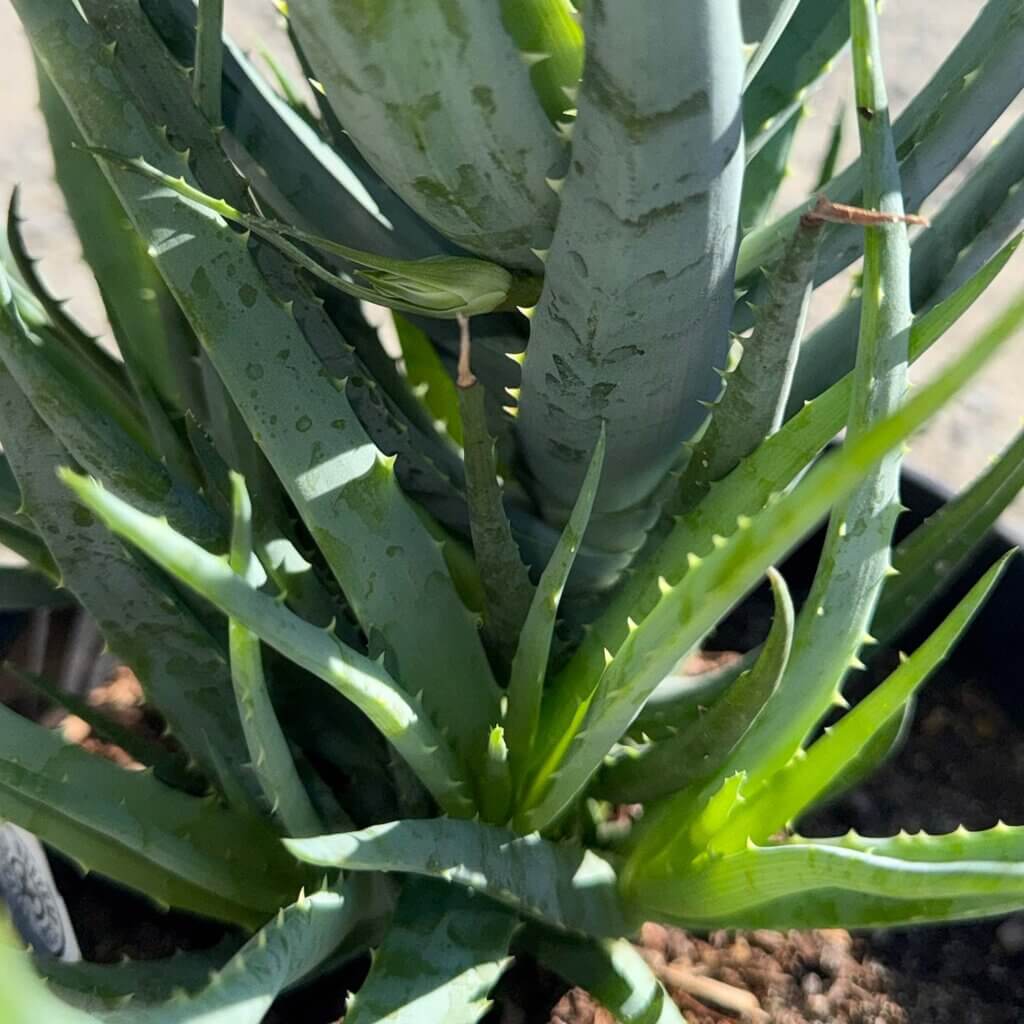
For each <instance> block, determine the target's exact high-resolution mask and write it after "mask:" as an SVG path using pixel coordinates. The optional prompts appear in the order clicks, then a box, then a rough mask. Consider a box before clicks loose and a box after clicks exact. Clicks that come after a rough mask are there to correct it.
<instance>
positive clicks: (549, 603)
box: [505, 430, 605, 783]
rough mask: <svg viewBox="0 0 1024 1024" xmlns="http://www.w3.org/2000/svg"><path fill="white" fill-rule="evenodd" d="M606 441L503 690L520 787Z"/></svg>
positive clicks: (537, 594) (545, 576)
mask: <svg viewBox="0 0 1024 1024" xmlns="http://www.w3.org/2000/svg"><path fill="white" fill-rule="evenodd" d="M604 453H605V439H604V431H603V430H602V431H601V433H600V434H598V437H597V444H596V446H595V447H594V454H593V455H592V456H591V459H590V468H589V469H588V470H587V475H586V476H585V477H584V478H583V486H582V487H581V488H580V493H579V497H578V498H577V499H576V504H575V505H574V506H573V510H572V515H571V516H569V522H568V523H566V524H565V529H564V530H563V531H562V536H561V537H560V538H559V541H558V546H557V547H556V548H555V553H554V554H553V555H552V556H551V561H550V562H548V564H547V565H546V566H545V568H544V572H543V573H542V574H541V577H540V580H539V581H538V583H537V589H536V590H535V591H534V594H533V599H532V600H531V602H530V608H529V611H528V613H527V616H526V622H525V623H524V624H523V629H522V632H521V633H520V635H519V642H518V644H517V645H516V652H515V657H514V658H513V659H512V671H511V674H510V678H509V686H508V711H507V713H506V721H505V729H506V734H507V739H508V744H509V748H510V751H511V756H512V766H513V774H514V776H515V779H516V782H517V783H518V782H521V781H522V778H523V773H524V771H525V768H526V765H527V764H528V763H529V760H530V755H531V753H532V751H533V742H534V739H535V737H536V735H537V726H538V724H539V722H540V709H541V703H542V701H543V697H544V682H545V680H546V678H547V669H548V659H549V658H550V656H551V641H552V638H553V637H554V632H555V618H556V616H557V615H558V604H559V601H560V600H561V597H562V592H563V590H564V589H565V584H566V581H567V580H568V578H569V573H570V572H571V571H572V567H573V563H574V562H575V560H576V553H577V552H578V551H579V548H580V544H581V543H582V542H583V535H584V533H585V532H586V529H587V523H588V522H589V521H590V513H591V510H592V509H593V507H594V497H595V495H596V494H597V488H598V485H599V484H600V481H601V473H602V471H603V469H604Z"/></svg>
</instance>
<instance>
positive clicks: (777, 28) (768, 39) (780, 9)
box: [740, 0, 801, 89]
mask: <svg viewBox="0 0 1024 1024" xmlns="http://www.w3.org/2000/svg"><path fill="white" fill-rule="evenodd" d="M800 3H801V0H768V3H767V5H765V4H764V3H762V4H761V6H762V8H763V7H765V6H767V7H768V8H770V9H771V10H770V14H771V16H770V18H766V15H767V14H768V13H769V12H768V11H766V10H762V11H760V12H758V13H759V14H760V21H761V23H762V25H763V31H760V32H757V33H756V38H757V45H756V48H755V49H754V52H753V53H752V54H751V55H750V59H749V60H748V61H747V69H746V72H745V74H744V77H743V86H744V89H746V88H748V87H749V86H750V84H751V83H752V82H753V81H754V79H755V78H756V77H757V74H758V72H759V71H760V70H761V68H763V67H764V64H765V61H767V60H768V58H769V56H770V55H771V53H772V51H773V50H774V49H775V47H776V45H777V44H778V42H779V40H780V39H782V37H783V35H784V33H785V31H786V29H787V28H788V27H789V24H790V21H791V20H792V18H793V15H794V14H795V13H796V9H797V8H798V7H799V6H800ZM753 6H754V4H753V2H752V0H747V2H746V5H743V4H741V5H740V10H741V13H742V17H743V23H744V31H743V35H744V38H745V39H746V40H747V42H748V43H749V41H750V35H749V34H748V28H747V26H748V25H750V24H751V18H750V15H752V13H753V12H752V11H751V8H752V7H753ZM754 20H758V19H754ZM751 27H754V26H752V25H751Z"/></svg>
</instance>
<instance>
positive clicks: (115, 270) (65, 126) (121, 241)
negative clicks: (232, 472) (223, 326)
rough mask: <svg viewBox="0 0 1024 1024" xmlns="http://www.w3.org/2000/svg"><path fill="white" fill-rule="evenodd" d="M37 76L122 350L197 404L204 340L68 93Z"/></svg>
mask: <svg viewBox="0 0 1024 1024" xmlns="http://www.w3.org/2000/svg"><path fill="white" fill-rule="evenodd" d="M36 79H37V82H38V85H39V108H40V110H41V111H42V113H43V117H44V119H45V120H46V130H47V133H48V135H49V139H50V150H51V151H52V153H53V162H54V168H55V174H56V179H57V184H58V185H59V186H60V190H61V193H62V194H63V196H64V201H65V203H66V204H67V208H68V213H69V214H70V216H71V220H72V222H73V223H74V225H75V231H76V233H77V235H78V238H79V239H80V240H81V243H82V252H83V255H84V256H85V261H86V263H88V264H89V268H90V269H91V270H92V273H93V275H94V277H95V278H96V282H97V284H98V285H99V289H100V295H101V296H102V298H103V303H104V306H105V307H106V310H107V315H108V317H109V318H110V319H111V321H116V322H117V323H118V324H119V325H120V327H121V331H120V335H121V337H120V339H119V345H120V346H121V351H122V354H123V355H124V356H125V357H126V358H127V357H128V356H129V352H128V349H129V348H130V349H131V355H133V356H134V358H135V362H136V363H137V365H138V366H139V367H141V368H142V369H143V370H144V373H145V376H146V378H147V379H148V380H149V381H151V382H152V384H153V386H154V387H155V388H156V389H157V390H158V391H159V394H160V397H161V399H162V400H163V401H164V402H166V403H167V404H168V405H169V406H170V407H171V408H172V409H176V410H179V411H183V410H184V409H186V408H188V407H193V408H195V407H196V405H197V402H198V400H199V397H200V395H199V382H198V379H197V375H196V371H195V363H194V357H195V354H196V351H197V347H198V346H197V345H196V341H195V338H194V337H193V335H192V332H191V331H190V330H189V327H188V323H187V322H186V320H185V318H184V316H182V313H181V310H179V309H178V305H177V303H176V302H175V301H174V299H173V298H172V297H171V294H170V292H169V291H168V290H167V286H166V285H165V284H164V282H163V280H162V278H161V277H160V273H159V271H158V270H157V269H156V266H155V265H154V263H153V260H152V259H151V258H150V256H149V254H148V253H147V252H146V246H145V245H144V244H143V242H142V240H141V239H140V238H139V236H138V235H137V234H136V233H135V231H134V230H133V229H132V226H131V223H130V222H129V220H128V218H127V217H126V216H125V213H124V211H123V210H122V209H121V204H120V203H119V202H118V200H117V196H115V195H114V193H113V191H112V190H111V188H110V185H109V184H108V183H107V182H106V180H105V179H104V177H103V175H102V173H101V172H100V170H99V168H98V167H97V166H96V161H95V160H93V158H92V157H91V156H89V154H88V153H87V152H85V151H84V149H83V148H82V146H83V142H84V140H83V139H82V134H81V132H79V130H78V128H77V127H76V126H75V123H74V121H73V120H72V118H71V116H70V114H69V113H68V111H67V107H65V106H64V101H63V100H62V99H61V98H60V95H59V94H58V92H57V90H56V89H55V88H54V86H53V83H52V82H51V81H50V79H49V77H48V76H47V75H46V73H45V71H44V70H43V69H42V67H40V66H38V65H37V74H36ZM197 411H201V410H198V409H197Z"/></svg>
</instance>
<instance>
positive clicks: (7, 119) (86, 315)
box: [0, 0, 1024, 531]
mask: <svg viewBox="0 0 1024 1024" xmlns="http://www.w3.org/2000/svg"><path fill="white" fill-rule="evenodd" d="M227 6H228V8H229V27H230V29H231V30H232V32H233V34H234V36H235V38H236V40H237V41H238V42H239V43H240V44H241V45H242V46H244V47H246V48H251V49H257V48H258V47H259V46H260V45H265V46H267V47H268V48H269V49H271V50H272V51H273V52H275V53H280V52H283V50H284V49H285V47H284V46H283V45H282V44H283V40H282V34H281V33H280V31H279V29H278V26H277V24H276V20H277V19H276V15H275V13H274V11H273V8H272V5H271V4H270V2H269V0H232V2H229V3H228V5H227ZM981 6H982V2H981V0H947V2H945V3H941V4H935V3H932V2H929V0H900V2H899V3H895V4H892V5H891V6H890V7H889V9H888V10H886V11H885V13H884V15H883V28H882V33H883V47H884V58H885V65H886V75H887V79H888V82H889V92H890V104H891V107H892V109H893V111H894V113H895V114H898V113H899V111H900V110H901V109H902V107H903V106H905V104H906V103H907V101H908V100H909V99H910V97H911V96H913V95H914V93H915V92H916V91H917V90H918V89H919V88H920V87H921V86H922V85H923V84H924V82H925V81H926V80H927V78H928V77H929V75H930V73H931V71H932V70H934V68H935V67H936V66H937V64H938V63H939V61H941V60H942V58H943V57H944V56H945V54H946V53H948V52H949V50H950V49H951V48H952V47H953V46H954V45H955V44H956V42H957V41H958V40H959V38H960V37H961V35H962V34H963V32H964V31H965V29H966V27H967V26H968V25H969V24H970V22H971V20H972V19H973V18H974V16H975V15H976V13H977V11H978V10H979V9H980V7H981ZM0 38H3V39H4V40H6V45H5V55H4V60H3V61H2V62H0V95H2V96H3V97H4V99H5V102H4V103H3V105H2V107H0V138H3V140H4V145H3V146H2V147H0V195H2V196H3V197H4V200H5V201H6V197H7V195H8V194H9V191H10V189H11V187H12V186H13V185H14V184H15V183H17V182H20V183H21V185H22V213H23V216H25V217H26V218H27V219H28V226H27V227H28V230H27V235H28V238H29V242H30V244H31V247H32V251H33V253H34V254H35V255H36V256H42V257H43V258H44V262H43V264H42V270H43V273H44V275H45V277H46V279H47V280H48V281H49V282H51V285H52V287H53V288H54V290H55V291H57V292H58V293H59V294H60V295H62V296H63V295H70V296H73V297H74V298H73V300H72V305H71V308H72V310H73V311H74V312H75V313H76V314H77V315H78V316H79V317H80V318H81V319H82V320H83V321H84V322H85V323H86V324H87V325H88V326H89V327H90V328H92V329H93V330H95V331H96V332H98V333H99V332H105V330H106V328H105V324H104V321H103V316H102V311H101V306H100V303H99V300H98V297H97V295H96V293H95V289H94V288H93V287H92V283H91V281H90V280H89V278H88V275H87V274H85V273H84V271H83V268H82V267H81V264H80V263H79V254H78V245H77V242H76V240H75V238H74V236H73V234H72V232H71V230H70V226H69V223H68V221H67V217H66V215H65V213H64V211H63V208H62V204H61V199H60V195H59V193H58V192H57V190H56V188H55V187H54V186H53V184H52V182H51V181H50V176H51V164H50V156H49V152H48V149H47V143H46V135H45V131H44V128H43V125H42V122H41V120H40V118H39V116H38V113H37V111H36V109H35V83H34V79H33V70H32V64H31V60H30V58H29V54H28V48H27V46H26V45H25V43H24V40H23V39H22V37H21V34H20V28H19V25H18V22H17V18H16V17H15V15H14V13H13V10H12V8H11V7H10V5H8V4H7V3H4V2H2V0H0ZM850 95H851V85H850V73H849V67H848V62H846V61H843V62H841V63H840V64H839V66H838V67H837V68H836V71H835V72H834V74H833V76H832V78H831V79H830V80H829V82H828V83H827V85H826V86H825V87H824V88H823V89H822V90H821V91H820V92H819V93H818V94H816V95H815V96H814V97H813V98H812V99H811V100H810V101H809V102H810V106H811V107H812V116H811V117H810V118H809V119H808V120H807V122H806V123H805V126H804V128H803V130H802V132H801V136H800V138H799V140H798V145H797V147H796V153H795V155H794V159H793V160H792V163H791V175H790V178H789V180H788V181H787V183H786V186H785V189H784V196H783V202H782V204H780V209H783V208H784V207H785V205H788V204H789V203H790V202H793V201H797V200H799V199H801V198H803V197H804V196H805V195H806V193H807V190H808V189H809V188H810V187H812V185H813V180H814V179H813V176H814V174H815V173H816V171H817V168H818V165H819V163H820V159H821V153H822V150H823V147H824V140H825V139H826V138H827V134H828V131H829V126H830V125H831V123H832V121H833V119H834V117H835V116H836V112H837V111H838V110H839V108H840V106H841V105H843V103H844V100H845V101H846V102H845V106H846V108H847V110H850V109H851V108H852V103H851V102H849V100H848V97H849V96H850ZM1022 114H1024V102H1022V101H1020V100H1018V102H1017V103H1016V104H1015V105H1014V107H1013V108H1012V109H1011V111H1009V112H1008V114H1007V115H1006V116H1005V117H1004V118H1003V119H1002V120H1001V121H1000V122H999V124H997V125H996V127H995V128H994V129H993V131H992V132H990V133H989V135H988V136H987V137H986V138H985V139H984V140H983V141H982V143H980V144H979V146H978V147H977V149H976V150H975V152H974V153H972V154H971V156H970V157H969V158H968V160H967V161H965V163H964V165H963V167H962V168H960V169H959V170H958V171H957V172H956V173H955V174H954V175H953V176H952V178H951V179H950V180H949V181H948V182H947V183H946V184H945V185H944V186H943V188H942V189H940V191H939V192H938V193H937V194H936V195H935V196H933V197H932V198H931V199H930V200H929V201H928V202H927V203H926V205H925V208H924V210H923V211H921V212H923V213H925V214H927V213H929V212H932V211H934V210H935V209H937V207H938V205H939V203H940V202H941V199H942V197H943V196H945V195H948V194H949V192H950V191H952V190H954V189H955V188H956V187H957V183H958V182H960V181H962V180H963V178H964V176H965V174H967V173H969V171H970V169H971V168H972V167H974V166H976V165H977V163H978V161H979V160H980V159H981V157H982V155H983V154H984V152H985V151H986V149H987V147H989V146H990V145H991V144H992V143H993V141H995V140H996V139H998V137H999V136H1000V134H1001V133H1003V132H1005V130H1006V128H1007V125H1008V124H1009V123H1011V120H1012V119H1015V118H1016V117H1020V116H1021V115H1022ZM847 122H848V123H847V131H846V132H845V139H844V144H843V160H842V161H841V164H840V165H842V163H843V162H844V161H845V159H846V158H847V157H849V156H851V155H852V154H853V153H854V152H855V150H856V126H855V125H854V124H853V120H852V116H849V115H848V117H847ZM1022 287H1024V255H1021V254H1020V253H1018V254H1017V257H1016V259H1015V260H1014V261H1013V262H1011V264H1010V265H1009V266H1008V267H1007V268H1006V269H1005V270H1004V271H1003V273H1002V275H1001V277H1000V278H999V280H998V281H997V282H996V284H995V285H994V286H993V287H992V288H990V290H989V292H988V293H987V294H986V296H985V298H984V299H983V300H982V301H980V302H979V303H978V304H977V305H976V307H975V308H974V309H973V310H972V311H971V312H970V313H969V314H968V315H967V316H965V317H964V318H963V320H962V321H961V322H960V323H959V324H958V325H957V327H956V328H955V329H954V330H953V331H952V332H951V333H950V334H949V335H948V336H947V337H946V338H944V339H943V341H942V342H941V343H940V345H939V351H937V352H934V353H930V354H929V356H928V357H927V358H926V359H924V360H922V365H921V368H920V369H915V374H914V376H915V380H918V381H920V380H922V379H924V378H925V377H926V376H927V374H928V373H930V372H933V371H934V370H935V368H936V367H937V366H939V365H940V364H941V363H942V362H943V361H944V360H946V359H948V358H949V356H950V355H951V354H952V353H954V352H956V351H958V350H959V349H960V348H961V347H962V346H963V345H964V344H965V342H966V341H968V340H969V339H970V338H971V337H973V336H974V334H975V332H976V331H977V330H979V328H980V327H981V326H982V325H984V324H985V323H986V322H987V321H988V320H989V319H990V318H991V317H992V316H993V315H994V314H995V313H996V312H997V311H998V310H999V309H1000V308H1002V307H1003V306H1004V305H1005V304H1006V303H1007V302H1008V301H1009V300H1010V299H1012V298H1014V297H1015V296H1018V295H1020V294H1021V290H1022ZM848 288H849V276H848V275H843V276H842V277H841V278H839V279H837V280H836V281H834V282H832V283H831V284H830V285H829V286H827V287H825V288H823V289H820V290H819V292H818V293H817V294H816V296H815V300H814V305H813V308H812V318H813V320H814V321H821V320H823V319H825V318H827V316H828V315H829V314H830V313H831V312H833V311H834V310H835V309H836V307H837V304H839V303H841V302H842V299H843V296H844V294H845V292H846V290H847V289H848ZM1022 413H1024V337H1022V338H1019V339H1017V340H1016V342H1015V343H1014V344H1013V345H1012V346H1011V347H1010V348H1009V349H1007V350H1004V351H1003V353H1002V354H1001V356H1000V357H999V358H998V359H997V360H995V361H994V362H993V363H992V364H990V366H989V367H988V368H987V371H986V372H985V373H984V375H983V376H982V377H981V378H980V379H978V380H977V381H976V382H975V384H974V386H973V387H972V388H970V389H969V390H968V391H967V392H966V393H965V394H963V395H962V396H961V397H960V399H959V400H958V401H957V402H956V403H955V404H954V405H953V406H952V407H951V408H949V409H947V410H946V411H945V412H944V413H943V414H942V415H941V416H940V417H938V418H937V419H936V420H935V421H934V422H933V423H931V424H930V425H929V426H928V427H927V428H926V429H925V430H924V431H922V433H921V434H920V435H919V436H918V437H917V438H916V439H915V440H914V444H913V447H912V451H911V454H910V464H911V465H912V466H913V467H915V468H917V469H919V470H922V471H924V472H925V473H928V474H930V475H932V476H933V477H936V478H937V479H938V480H940V481H941V482H942V483H943V484H945V485H946V486H948V487H950V488H957V487H961V486H963V485H964V484H965V483H967V482H968V481H969V480H970V479H971V477H972V476H973V475H975V474H976V473H977V472H978V471H979V470H981V469H982V468H983V467H984V466H985V465H986V463H987V461H988V460H989V458H991V456H992V455H994V454H995V453H996V452H997V451H998V450H999V449H1000V448H1001V447H1002V446H1004V445H1005V444H1006V443H1007V442H1008V441H1009V440H1010V439H1011V438H1012V436H1013V434H1014V433H1015V431H1016V430H1017V429H1019V427H1020V425H1021V416H1022ZM1007 519H1008V522H1009V523H1011V524H1012V525H1013V526H1014V527H1015V528H1017V529H1018V530H1022V531H1024V496H1022V497H1019V498H1018V500H1017V502H1016V503H1015V504H1014V506H1013V508H1012V509H1011V511H1010V512H1009V513H1008V517H1007Z"/></svg>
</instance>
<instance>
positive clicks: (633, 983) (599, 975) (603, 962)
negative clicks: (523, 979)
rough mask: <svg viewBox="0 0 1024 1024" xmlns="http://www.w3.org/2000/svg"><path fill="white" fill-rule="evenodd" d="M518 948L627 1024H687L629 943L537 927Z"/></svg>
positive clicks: (528, 931) (524, 936)
mask: <svg viewBox="0 0 1024 1024" xmlns="http://www.w3.org/2000/svg"><path fill="white" fill-rule="evenodd" d="M516 944H517V946H521V947H522V948H524V949H526V950H528V951H529V952H530V954H531V955H532V956H533V957H534V958H535V959H536V960H537V961H538V962H539V963H542V964H543V965H544V966H545V967H546V968H547V969H548V970H549V971H554V972H555V973H556V974H558V975H560V976H561V977H562V978H565V980H566V981H568V982H569V983H570V984H572V985H578V986H579V987H580V988H583V989H586V990H587V992H589V993H590V994H591V995H592V996H593V997H594V998H595V999H596V1000H597V1001H598V1002H599V1003H601V1005H602V1006H604V1007H605V1009H607V1010H608V1012H609V1013H611V1014H613V1015H614V1017H615V1019H616V1020H617V1021H621V1022H622V1024H684V1018H683V1015H682V1014H681V1013H680V1012H679V1009H678V1008H677V1007H676V1004H675V1003H674V1002H673V1001H672V997H671V996H670V995H669V994H668V993H667V992H666V991H665V989H664V988H663V987H662V985H661V982H659V981H658V979H657V978H656V977H655V976H654V973H653V972H652V971H651V969H650V967H648V966H647V962H646V961H645V960H644V958H643V957H642V956H641V955H640V954H639V953H638V952H637V951H636V949H635V948H634V947H633V946H632V944H631V943H629V942H628V941H627V940H626V939H605V940H601V941H598V940H593V939H589V940H588V939H579V938H576V937H575V936H571V935H566V934H564V933H559V932H555V931H551V930H550V929H542V928H538V927H535V926H534V927H527V928H526V929H525V930H524V932H523V934H522V935H520V936H519V938H518V939H517V940H516Z"/></svg>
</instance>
